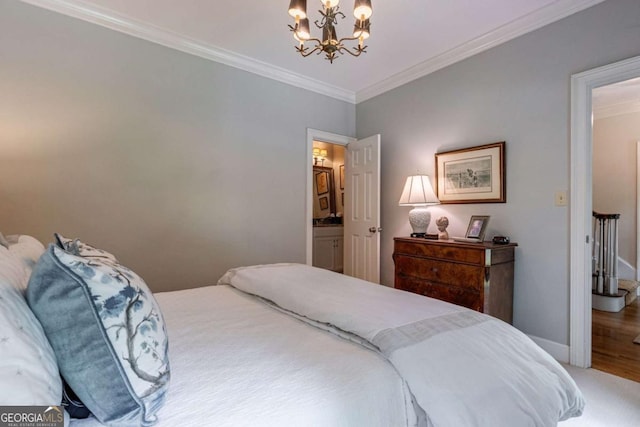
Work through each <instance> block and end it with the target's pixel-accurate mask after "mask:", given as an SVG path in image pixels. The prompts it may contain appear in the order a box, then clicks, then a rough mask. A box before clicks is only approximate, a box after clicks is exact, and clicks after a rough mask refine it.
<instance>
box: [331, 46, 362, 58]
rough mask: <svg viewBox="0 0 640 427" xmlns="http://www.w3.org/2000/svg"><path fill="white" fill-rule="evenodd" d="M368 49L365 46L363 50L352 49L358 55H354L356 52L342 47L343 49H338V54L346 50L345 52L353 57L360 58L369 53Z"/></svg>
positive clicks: (359, 48)
mask: <svg viewBox="0 0 640 427" xmlns="http://www.w3.org/2000/svg"><path fill="white" fill-rule="evenodd" d="M367 47H368V46H364V47H362V48H361V47H359V46H358V47H357V48H352V49H353V51H354V52H357V53H354V52H352V49H349V48H348V47H346V46H342V47H340V49H338V52H340V53H342V51H343V50H344V51H345V52H347V53H348V54H349V55H351V56H360V54H361V53H367V51H366V49H367Z"/></svg>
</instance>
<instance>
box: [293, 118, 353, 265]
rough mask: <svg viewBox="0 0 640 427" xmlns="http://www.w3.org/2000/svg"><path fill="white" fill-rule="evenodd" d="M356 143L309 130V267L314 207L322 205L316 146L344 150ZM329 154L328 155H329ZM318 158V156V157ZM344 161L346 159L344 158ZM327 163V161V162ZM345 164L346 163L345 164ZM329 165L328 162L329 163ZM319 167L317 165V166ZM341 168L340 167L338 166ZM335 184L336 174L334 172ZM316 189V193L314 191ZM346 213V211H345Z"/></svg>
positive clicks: (311, 256) (310, 263)
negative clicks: (315, 172)
mask: <svg viewBox="0 0 640 427" xmlns="http://www.w3.org/2000/svg"><path fill="white" fill-rule="evenodd" d="M353 141H356V139H355V138H351V137H348V136H344V135H338V134H334V133H330V132H324V131H320V130H316V129H307V155H306V164H307V174H306V175H307V201H306V215H305V218H306V223H307V244H306V263H307V265H313V231H314V227H313V223H314V205H315V204H316V203H317V204H318V207H319V204H320V201H319V198H317V197H316V195H317V183H316V182H315V174H314V170H313V168H314V163H316V160H315V159H314V155H313V148H314V144H315V146H316V147H318V148H319V147H329V146H334V147H341V148H342V150H343V151H344V149H345V148H346V146H347V144H349V143H350V142H353ZM327 154H328V153H327ZM316 157H317V156H316ZM343 159H344V157H343ZM325 161H326V160H325ZM332 163H333V162H332ZM342 164H344V161H343V163H342ZM327 165H328V162H327ZM316 166H317V165H316ZM338 166H339V165H338ZM332 169H333V168H332ZM339 174H340V171H339V168H338V175H337V176H338V185H337V186H336V188H339V185H340V183H339V179H340V175H339ZM333 175H334V182H335V177H336V173H335V172H334V174H333ZM314 189H315V191H314ZM337 193H340V194H339V195H338V198H340V202H341V203H342V204H344V203H343V201H342V194H341V193H342V191H339V190H338V191H337ZM343 212H344V211H343Z"/></svg>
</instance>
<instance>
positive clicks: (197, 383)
mask: <svg viewBox="0 0 640 427" xmlns="http://www.w3.org/2000/svg"><path fill="white" fill-rule="evenodd" d="M155 296H156V298H157V300H158V303H159V304H160V306H161V309H162V311H163V315H164V318H165V321H166V324H167V328H168V333H169V346H170V347H169V348H170V358H171V383H170V388H169V394H168V398H167V401H166V403H165V406H164V407H163V408H162V409H161V410H160V412H159V423H158V424H157V426H158V427H175V426H217V427H218V426H233V427H237V426H248V425H250V426H322V427H328V426H336V427H340V426H345V427H347V426H350V427H353V426H372V427H374V426H380V427H390V426H399V427H400V426H412V425H415V424H416V422H417V419H416V414H415V412H414V409H413V406H412V404H411V402H410V394H409V392H408V390H407V388H406V385H405V383H404V381H403V380H402V379H401V378H400V377H399V375H398V374H397V372H396V371H395V369H394V368H393V367H392V366H391V365H390V364H389V363H388V362H387V361H386V360H385V359H384V357H382V356H381V355H379V354H377V353H375V352H373V351H371V350H368V349H365V348H363V347H361V346H359V345H357V344H354V343H351V342H348V341H346V340H344V339H342V338H338V337H336V336H335V335H332V334H331V333H329V332H325V331H322V330H319V329H316V328H313V327H310V326H309V325H307V324H305V323H303V322H301V321H299V320H297V319H295V318H292V317H290V316H288V315H286V314H283V313H281V312H279V311H277V310H275V309H274V308H272V307H269V306H267V305H265V304H263V303H261V302H258V301H257V300H256V299H255V297H252V296H249V295H246V294H243V293H242V292H240V291H238V290H236V289H233V288H231V287H228V286H215V287H205V288H198V289H193V290H188V291H179V292H168V293H160V294H156V295H155ZM96 425H99V424H98V423H97V421H96V420H95V419H92V418H89V419H86V420H72V422H71V426H73V427H88V426H96Z"/></svg>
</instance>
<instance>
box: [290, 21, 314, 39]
mask: <svg viewBox="0 0 640 427" xmlns="http://www.w3.org/2000/svg"><path fill="white" fill-rule="evenodd" d="M293 35H294V37H295V39H296V40H298V41H305V40H309V38H310V37H311V33H309V19H308V18H304V19H301V20H300V23H299V24H298V29H297V30H296V31H295V33H293Z"/></svg>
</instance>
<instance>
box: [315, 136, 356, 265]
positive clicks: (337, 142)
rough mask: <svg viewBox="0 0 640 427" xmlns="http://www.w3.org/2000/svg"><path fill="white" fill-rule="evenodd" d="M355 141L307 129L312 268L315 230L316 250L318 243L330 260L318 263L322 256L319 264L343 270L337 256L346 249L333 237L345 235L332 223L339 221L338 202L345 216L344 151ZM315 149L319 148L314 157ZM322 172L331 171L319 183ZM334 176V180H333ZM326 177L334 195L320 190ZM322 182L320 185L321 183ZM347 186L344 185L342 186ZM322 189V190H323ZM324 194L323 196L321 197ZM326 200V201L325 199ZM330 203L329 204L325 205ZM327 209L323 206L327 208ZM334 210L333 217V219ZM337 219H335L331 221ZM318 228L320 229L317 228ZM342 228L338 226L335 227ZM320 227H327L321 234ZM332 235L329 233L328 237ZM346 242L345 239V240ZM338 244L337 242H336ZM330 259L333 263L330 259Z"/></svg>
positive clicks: (338, 239)
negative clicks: (321, 225)
mask: <svg viewBox="0 0 640 427" xmlns="http://www.w3.org/2000/svg"><path fill="white" fill-rule="evenodd" d="M355 140H356V139H355V138H351V137H348V136H344V135H338V134H334V133H330V132H324V131H320V130H316V129H307V156H306V163H307V203H306V206H307V209H306V212H307V213H306V216H305V218H306V223H307V245H306V247H307V248H306V263H307V264H308V265H314V231H315V235H316V236H317V237H318V238H319V240H316V241H315V242H316V248H317V247H318V244H319V245H320V250H322V253H323V254H324V253H325V252H326V256H327V258H322V259H320V260H318V255H321V254H316V256H315V258H316V260H315V261H316V262H315V264H318V263H319V262H320V263H321V264H323V265H325V264H326V265H327V266H329V267H332V268H330V269H332V270H335V271H338V270H342V268H343V259H341V257H340V255H336V253H339V252H340V251H342V250H343V247H342V246H341V247H336V246H340V237H339V236H337V237H334V236H333V234H342V235H343V236H344V233H343V232H342V233H337V231H342V230H344V228H342V230H339V229H338V228H337V227H331V221H335V222H338V221H339V220H338V219H337V218H338V216H337V214H338V212H339V210H338V203H336V202H339V206H340V207H341V208H342V211H341V212H342V213H344V209H343V207H344V203H345V201H344V199H343V197H344V196H343V193H344V190H343V189H341V188H340V187H341V183H340V173H341V170H340V169H341V168H340V165H343V168H342V170H343V171H344V164H345V162H344V158H345V154H344V150H345V148H346V146H347V144H349V143H350V142H353V141H355ZM314 148H316V149H317V151H316V153H315V155H314ZM323 149H324V150H326V153H323V152H322V151H321V150H323ZM330 150H331V151H330ZM330 153H331V158H330V159H329V158H328V157H329V154H330ZM319 168H327V169H319ZM320 172H327V174H326V175H325V174H322V175H320V176H319V180H316V177H317V176H318V175H317V174H318V173H320ZM331 175H332V176H333V179H332V180H331V179H330V177H331ZM322 176H325V177H327V178H329V179H327V181H326V185H327V187H329V185H332V188H333V192H331V191H327V192H326V193H325V190H329V188H326V189H325V188H324V187H323V188H320V189H319V188H318V184H320V186H323V185H324V184H323V181H322ZM319 181H320V182H319ZM342 187H344V184H343V185H342ZM319 190H320V191H319ZM319 192H322V193H323V194H318V193H319ZM323 197H325V198H326V200H324V199H323ZM332 198H333V199H334V204H333V206H330V203H331V199H332ZM325 203H326V205H325ZM321 204H322V205H321ZM325 206H326V208H325V209H323V207H325ZM332 210H333V217H332V216H331V213H332ZM331 218H333V219H331ZM321 222H324V223H325V224H326V226H324V227H319V225H320V223H321ZM314 225H316V227H314ZM334 225H336V226H337V225H338V224H334ZM320 228H323V230H322V231H320ZM327 233H328V234H327ZM342 239H343V240H342V241H344V237H343V238H342ZM336 241H337V242H336ZM328 257H330V260H329V258H328Z"/></svg>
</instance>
